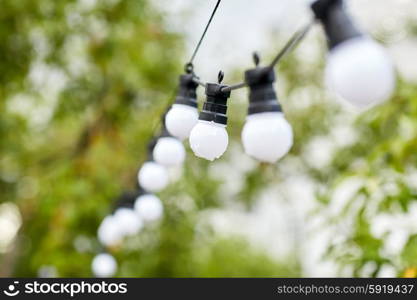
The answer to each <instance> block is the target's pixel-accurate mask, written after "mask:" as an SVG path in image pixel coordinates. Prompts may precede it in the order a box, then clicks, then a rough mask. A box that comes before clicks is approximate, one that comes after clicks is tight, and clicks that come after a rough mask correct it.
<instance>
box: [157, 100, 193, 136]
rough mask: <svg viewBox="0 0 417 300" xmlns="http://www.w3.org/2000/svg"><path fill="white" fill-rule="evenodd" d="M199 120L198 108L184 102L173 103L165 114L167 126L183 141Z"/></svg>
mask: <svg viewBox="0 0 417 300" xmlns="http://www.w3.org/2000/svg"><path fill="white" fill-rule="evenodd" d="M197 121H198V110H197V108H195V107H192V106H189V105H184V104H173V105H172V108H171V109H170V110H169V111H168V113H167V115H166V116H165V126H166V128H167V130H168V132H169V133H170V134H171V135H172V136H174V137H176V138H178V139H180V140H181V141H182V140H185V139H186V138H188V137H189V135H190V132H191V129H193V127H194V126H195V124H196V123H197Z"/></svg>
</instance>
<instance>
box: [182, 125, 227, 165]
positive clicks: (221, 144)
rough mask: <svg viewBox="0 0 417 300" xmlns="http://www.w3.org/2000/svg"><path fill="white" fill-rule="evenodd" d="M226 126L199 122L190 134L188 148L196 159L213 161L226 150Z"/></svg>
mask: <svg viewBox="0 0 417 300" xmlns="http://www.w3.org/2000/svg"><path fill="white" fill-rule="evenodd" d="M228 143H229V136H228V135H227V131H226V125H223V124H219V123H215V122H208V121H203V120H199V121H198V123H197V125H196V126H195V127H194V128H193V130H192V131H191V134H190V146H191V149H192V150H193V152H194V154H195V155H196V156H198V157H202V158H205V159H207V160H211V161H213V160H214V159H216V158H219V157H220V156H222V155H223V153H224V152H225V151H226V149H227V145H228Z"/></svg>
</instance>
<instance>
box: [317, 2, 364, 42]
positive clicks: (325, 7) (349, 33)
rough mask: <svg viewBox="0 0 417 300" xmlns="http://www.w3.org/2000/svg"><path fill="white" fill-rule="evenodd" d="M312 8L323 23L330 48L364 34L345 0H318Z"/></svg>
mask: <svg viewBox="0 0 417 300" xmlns="http://www.w3.org/2000/svg"><path fill="white" fill-rule="evenodd" d="M311 9H312V10H313V13H314V15H315V17H316V19H317V20H319V21H320V22H321V24H322V25H323V28H324V31H325V33H326V37H327V43H328V46H329V49H330V50H331V49H333V48H334V47H336V46H337V45H339V44H341V43H343V42H345V41H347V40H349V39H352V38H356V37H360V36H363V34H362V32H361V31H360V30H359V29H358V28H357V27H356V25H355V24H354V22H353V20H352V18H351V17H350V15H349V14H348V13H347V11H346V9H345V3H344V1H343V0H316V1H315V2H313V3H312V4H311Z"/></svg>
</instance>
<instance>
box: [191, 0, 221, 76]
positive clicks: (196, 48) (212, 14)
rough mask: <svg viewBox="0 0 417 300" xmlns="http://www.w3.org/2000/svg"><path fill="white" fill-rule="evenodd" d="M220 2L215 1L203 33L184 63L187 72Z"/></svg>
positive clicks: (219, 0)
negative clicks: (188, 58)
mask: <svg viewBox="0 0 417 300" xmlns="http://www.w3.org/2000/svg"><path fill="white" fill-rule="evenodd" d="M220 2H222V0H218V1H217V3H216V6H215V7H214V9H213V12H212V13H211V15H210V18H209V20H208V22H207V24H206V27H205V28H204V31H203V34H202V35H201V37H200V40H199V41H198V43H197V46H196V47H195V49H194V51H193V54H192V55H191V58H190V60H189V61H188V63H187V64H186V65H185V68H186V71H187V72H188V73H191V72H192V71H193V61H194V58H195V57H196V55H197V53H198V50H200V46H201V43H202V42H203V40H204V38H205V36H206V33H207V31H208V29H209V27H210V24H211V21H213V18H214V15H215V14H216V11H217V9H218V8H219V5H220Z"/></svg>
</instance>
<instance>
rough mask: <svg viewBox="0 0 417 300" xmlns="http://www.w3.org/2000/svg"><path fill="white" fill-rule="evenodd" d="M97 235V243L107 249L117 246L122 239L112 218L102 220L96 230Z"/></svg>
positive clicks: (121, 234)
mask: <svg viewBox="0 0 417 300" xmlns="http://www.w3.org/2000/svg"><path fill="white" fill-rule="evenodd" d="M97 235H98V239H99V241H100V242H101V243H102V244H103V245H105V246H108V247H111V246H114V245H117V244H118V243H120V241H121V240H122V238H123V233H122V232H121V231H120V228H119V226H118V225H117V223H116V222H115V219H114V217H113V216H107V217H105V218H104V220H103V221H102V222H101V224H100V226H99V228H98V232H97Z"/></svg>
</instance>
